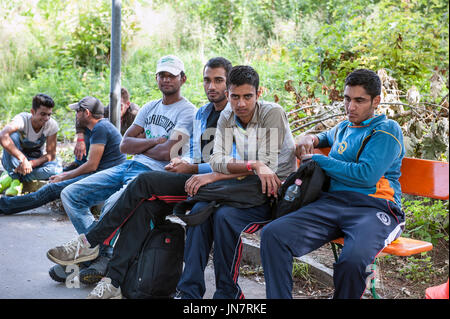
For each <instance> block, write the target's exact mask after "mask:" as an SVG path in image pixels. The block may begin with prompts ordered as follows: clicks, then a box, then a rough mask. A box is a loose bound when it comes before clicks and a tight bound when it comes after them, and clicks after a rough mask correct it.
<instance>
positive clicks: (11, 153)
mask: <svg viewBox="0 0 450 319" xmlns="http://www.w3.org/2000/svg"><path fill="white" fill-rule="evenodd" d="M54 106H55V102H54V101H53V99H52V98H51V97H50V96H48V95H46V94H37V95H36V96H34V97H33V102H32V107H31V111H30V113H27V112H22V113H20V114H18V115H16V116H15V117H14V118H13V119H12V121H11V122H10V123H8V124H7V125H6V126H5V127H4V128H3V130H2V131H1V132H0V145H1V146H2V147H3V157H2V165H3V167H4V168H5V170H6V171H5V172H4V175H2V178H1V183H0V192H3V191H4V190H5V189H6V192H5V195H7V196H15V195H20V193H21V192H22V182H31V181H33V180H48V179H49V177H50V176H52V175H55V174H58V173H60V172H61V171H62V167H61V165H59V164H58V163H57V161H56V133H57V132H58V124H57V123H56V121H55V120H54V119H52V118H51V117H50V116H51V115H52V111H53V107H54ZM44 150H45V152H44ZM6 174H7V175H9V176H7V175H6Z"/></svg>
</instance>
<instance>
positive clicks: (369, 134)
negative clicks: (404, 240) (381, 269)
mask: <svg viewBox="0 0 450 319" xmlns="http://www.w3.org/2000/svg"><path fill="white" fill-rule="evenodd" d="M380 93H381V81H380V79H379V77H378V75H377V74H376V73H375V72H373V71H370V70H366V69H359V70H355V71H354V72H352V73H350V74H349V75H348V76H347V78H346V80H345V89H344V106H345V111H346V114H347V120H345V121H343V122H341V123H339V124H338V125H336V126H335V127H334V128H332V129H331V130H329V131H326V132H323V133H320V134H318V135H305V136H303V137H302V138H301V139H300V141H299V143H298V145H297V149H296V155H297V156H298V157H299V158H301V159H303V160H304V159H307V158H311V159H312V160H314V161H316V162H317V163H318V164H319V166H320V167H321V168H322V169H323V170H324V171H325V173H326V174H327V175H328V176H329V177H330V179H331V182H330V188H329V190H328V192H324V193H322V194H321V196H320V197H319V199H318V200H317V201H315V202H313V203H311V204H309V205H307V206H305V207H302V208H300V209H298V210H297V211H294V212H292V213H290V214H288V215H285V216H283V217H281V218H279V219H277V220H275V221H273V222H272V223H270V224H269V225H267V226H266V227H265V228H264V229H263V231H262V234H261V258H262V264H263V267H264V277H265V280H266V294H267V298H292V294H291V292H292V276H291V272H292V260H293V256H298V257H300V256H303V255H305V254H307V253H309V252H311V251H313V250H315V249H317V248H319V247H321V246H322V245H324V244H326V243H328V242H329V241H331V240H333V239H336V238H338V237H344V241H345V245H344V247H343V249H342V253H341V254H340V256H339V260H338V261H337V262H336V263H335V264H334V285H335V292H334V298H346V299H347V298H360V297H361V296H362V294H363V293H364V290H365V288H366V280H367V278H368V276H369V274H370V272H371V270H372V267H371V266H372V264H373V262H374V260H375V257H376V256H377V255H378V254H379V253H380V252H381V251H382V250H383V248H384V247H385V246H387V245H388V244H389V243H391V242H392V241H393V240H395V239H396V238H397V237H398V236H400V234H401V232H402V230H403V227H404V214H403V212H402V210H401V188H400V183H399V177H400V167H401V163H402V159H403V157H404V154H405V150H404V145H403V135H402V131H401V128H400V126H399V125H398V123H397V122H395V121H393V120H389V119H387V118H386V116H385V115H375V110H376V108H377V106H378V104H379V103H380V99H381V98H380ZM364 144H365V146H363V145H364ZM318 147H319V148H321V147H331V150H330V153H329V155H328V157H327V156H324V155H318V154H313V153H314V148H318ZM362 148H363V151H362V152H361V153H360V154H359V157H357V155H358V153H359V151H360V149H362Z"/></svg>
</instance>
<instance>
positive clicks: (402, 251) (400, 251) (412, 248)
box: [332, 237, 433, 256]
mask: <svg viewBox="0 0 450 319" xmlns="http://www.w3.org/2000/svg"><path fill="white" fill-rule="evenodd" d="M332 242H333V243H335V244H340V245H344V238H342V237H341V238H337V239H335V240H333V241H332ZM432 249H433V244H431V243H429V242H426V241H421V240H416V239H412V238H407V237H399V238H397V239H396V240H394V241H393V242H392V243H391V244H390V245H388V246H386V247H385V248H384V249H383V251H382V252H383V253H386V254H390V255H395V256H411V255H414V254H418V253H423V252H425V251H430V250H432Z"/></svg>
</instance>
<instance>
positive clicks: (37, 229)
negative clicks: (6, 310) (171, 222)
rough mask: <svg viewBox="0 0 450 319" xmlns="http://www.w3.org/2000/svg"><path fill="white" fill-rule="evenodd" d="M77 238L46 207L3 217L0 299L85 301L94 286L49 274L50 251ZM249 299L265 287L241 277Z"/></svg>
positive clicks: (209, 279)
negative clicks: (68, 282) (63, 280)
mask: <svg viewBox="0 0 450 319" xmlns="http://www.w3.org/2000/svg"><path fill="white" fill-rule="evenodd" d="M76 236H77V233H76V231H75V229H74V228H73V226H72V224H71V222H70V221H69V220H68V219H67V217H66V216H65V215H63V214H62V213H60V212H56V211H53V210H51V209H50V208H48V207H46V206H44V207H40V208H38V209H34V210H30V211H27V212H22V213H19V214H15V215H9V216H4V215H0V299H83V298H85V297H86V296H87V295H88V294H89V292H90V291H91V290H92V289H93V286H85V285H83V284H80V285H79V286H78V287H77V285H74V286H75V287H73V288H68V287H66V284H64V283H57V282H55V281H53V280H52V279H51V278H50V277H49V275H48V270H49V269H50V267H52V266H53V265H54V264H53V263H52V262H51V261H50V260H48V259H47V256H46V252H47V250H48V249H50V248H52V247H54V246H57V245H61V244H63V243H65V242H67V241H69V240H71V239H73V238H75V237H76ZM205 280H206V287H207V291H206V294H205V299H211V298H212V295H213V293H214V291H215V283H214V272H213V269H212V267H211V266H208V267H207V269H206V272H205ZM239 285H240V286H241V288H242V290H243V292H244V294H245V297H246V298H247V299H264V298H265V289H264V286H263V285H262V284H260V283H258V282H255V281H252V280H250V279H247V278H243V277H242V276H241V277H240V278H239Z"/></svg>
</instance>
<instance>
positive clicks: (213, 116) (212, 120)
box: [201, 107, 222, 154]
mask: <svg viewBox="0 0 450 319" xmlns="http://www.w3.org/2000/svg"><path fill="white" fill-rule="evenodd" d="M220 112H222V110H220V111H216V109H215V108H214V107H213V108H212V110H211V113H210V114H209V116H208V120H207V121H206V129H208V128H211V127H213V128H216V127H217V121H218V120H219V116H220ZM214 136H215V135H211V136H210V137H209V139H203V137H202V141H201V142H202V143H201V146H202V150H203V148H204V147H205V146H206V145H207V144H208V143H210V142H212V141H213V140H214ZM212 151H213V148H211V154H212Z"/></svg>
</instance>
